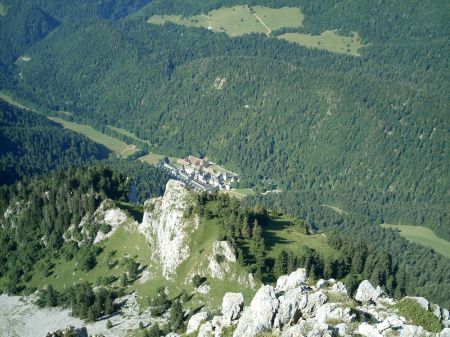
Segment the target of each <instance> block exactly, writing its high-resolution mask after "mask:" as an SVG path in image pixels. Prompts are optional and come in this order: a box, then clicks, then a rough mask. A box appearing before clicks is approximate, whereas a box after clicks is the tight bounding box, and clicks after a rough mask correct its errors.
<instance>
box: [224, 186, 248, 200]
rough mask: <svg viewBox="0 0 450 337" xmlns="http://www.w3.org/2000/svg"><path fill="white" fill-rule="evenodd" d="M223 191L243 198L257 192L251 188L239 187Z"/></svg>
mask: <svg viewBox="0 0 450 337" xmlns="http://www.w3.org/2000/svg"><path fill="white" fill-rule="evenodd" d="M221 192H222V193H226V194H228V195H229V196H231V197H235V198H238V199H243V198H245V197H248V196H250V195H255V194H256V192H255V191H253V190H252V189H251V188H237V189H234V190H229V191H221Z"/></svg>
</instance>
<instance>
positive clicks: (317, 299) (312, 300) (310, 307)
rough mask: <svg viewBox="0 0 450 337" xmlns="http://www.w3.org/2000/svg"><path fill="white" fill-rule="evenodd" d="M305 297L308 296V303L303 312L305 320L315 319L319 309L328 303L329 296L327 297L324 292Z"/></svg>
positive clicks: (320, 291)
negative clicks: (308, 318)
mask: <svg viewBox="0 0 450 337" xmlns="http://www.w3.org/2000/svg"><path fill="white" fill-rule="evenodd" d="M304 296H307V299H306V301H307V303H306V306H305V308H303V309H302V310H301V312H302V316H303V317H305V318H307V317H313V316H314V315H315V314H316V311H317V309H318V308H319V307H321V306H322V305H323V304H324V303H325V302H326V301H327V295H325V293H324V292H323V291H322V290H319V291H316V292H315V293H312V294H304Z"/></svg>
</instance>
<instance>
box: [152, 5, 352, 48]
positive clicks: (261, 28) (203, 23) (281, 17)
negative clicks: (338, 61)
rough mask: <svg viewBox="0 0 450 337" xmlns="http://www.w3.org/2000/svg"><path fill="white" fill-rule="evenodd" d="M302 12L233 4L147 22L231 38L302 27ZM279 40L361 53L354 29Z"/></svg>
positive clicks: (157, 17) (299, 35)
mask: <svg viewBox="0 0 450 337" xmlns="http://www.w3.org/2000/svg"><path fill="white" fill-rule="evenodd" d="M303 20H304V15H303V13H302V12H301V10H300V9H299V8H295V7H282V8H269V7H263V6H253V7H249V6H247V5H244V6H233V7H222V8H219V9H216V10H212V11H211V12H209V13H208V14H207V15H206V14H203V13H202V14H200V15H195V16H191V17H182V16H180V15H155V16H152V17H150V18H149V19H148V20H147V22H148V23H151V24H157V25H163V24H164V23H166V22H171V23H175V24H178V25H184V26H188V27H199V28H205V29H209V30H211V31H213V32H223V33H226V34H228V35H229V36H231V37H234V36H242V35H245V34H251V33H264V34H266V35H267V36H270V35H271V33H272V31H275V30H278V29H282V28H298V27H302V26H303ZM277 38H279V39H281V40H285V41H288V42H292V43H296V44H298V45H300V46H302V47H307V48H317V49H324V50H328V51H330V52H334V53H339V54H347V55H352V56H361V55H360V54H359V53H358V51H359V49H360V48H361V38H360V36H359V34H358V33H357V32H352V35H351V36H342V35H339V34H338V33H337V32H336V31H334V30H326V31H324V32H322V33H321V34H320V35H311V34H302V33H285V34H282V35H279V36H277Z"/></svg>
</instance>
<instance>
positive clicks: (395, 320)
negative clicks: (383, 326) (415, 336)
mask: <svg viewBox="0 0 450 337" xmlns="http://www.w3.org/2000/svg"><path fill="white" fill-rule="evenodd" d="M386 320H387V321H388V322H389V324H390V326H391V328H393V329H399V328H401V327H403V326H404V325H405V322H404V320H401V319H400V317H398V316H397V315H391V316H389V317H388V318H386Z"/></svg>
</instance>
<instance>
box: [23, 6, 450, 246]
mask: <svg viewBox="0 0 450 337" xmlns="http://www.w3.org/2000/svg"><path fill="white" fill-rule="evenodd" d="M234 3H236V2H228V1H227V2H202V3H201V5H196V4H190V3H184V2H183V4H180V3H178V2H170V3H167V2H162V1H156V2H153V3H151V4H149V5H147V6H146V7H144V8H143V9H142V10H141V11H139V12H138V13H137V14H136V15H134V16H133V17H130V18H127V19H126V20H124V21H122V22H102V21H97V22H93V23H91V24H89V25H87V26H83V27H81V28H80V27H77V29H75V28H73V27H72V26H68V25H67V26H66V27H61V28H59V29H58V31H56V32H54V34H52V35H51V36H49V37H48V38H46V39H45V40H43V41H41V42H40V43H38V44H36V45H35V46H34V47H33V48H32V49H31V50H30V51H29V53H30V55H31V57H32V61H30V62H19V64H18V67H17V69H16V70H15V71H16V73H18V72H20V73H21V76H22V79H21V80H20V81H18V83H19V85H18V88H16V89H20V90H22V94H23V95H25V96H27V97H28V98H30V99H32V100H36V101H39V102H40V103H41V104H46V105H48V106H49V107H50V108H52V109H55V110H58V109H68V110H70V111H75V112H77V116H76V117H75V118H79V119H81V120H83V121H88V122H90V123H92V124H98V125H101V124H108V125H115V126H119V127H123V128H126V129H129V130H130V131H133V132H134V133H136V134H137V135H138V136H139V137H140V138H143V139H147V140H149V141H150V142H151V143H154V144H158V145H159V148H158V149H159V151H163V152H164V153H167V154H177V155H179V156H182V155H185V154H186V153H189V152H193V153H199V154H207V155H209V156H210V157H211V158H213V159H214V160H216V161H218V162H223V163H227V164H228V165H229V166H230V167H231V168H232V169H235V170H237V171H240V172H241V173H242V175H243V177H244V181H246V182H247V183H248V184H249V185H253V184H256V185H261V184H262V180H263V179H264V181H265V182H266V184H267V186H266V188H272V187H273V186H277V187H279V188H281V189H283V190H287V191H295V193H297V194H300V195H301V197H300V199H303V200H305V199H308V198H309V197H310V196H311V197H314V196H315V198H316V200H311V203H312V204H314V203H315V204H318V205H320V204H322V203H327V204H339V205H342V206H343V208H344V209H347V210H349V211H356V212H358V213H366V214H367V213H369V214H370V217H371V221H373V222H383V221H385V222H391V223H396V222H405V223H411V224H424V225H426V226H429V227H431V228H432V229H433V230H435V231H436V232H437V233H438V234H439V235H441V236H442V237H445V238H447V239H448V238H450V233H449V227H448V203H447V202H446V201H447V200H449V198H450V195H449V191H450V188H449V187H450V186H449V181H448V177H445V174H444V172H445V168H446V167H448V164H449V156H448V153H446V149H448V138H449V137H448V135H449V130H448V122H449V115H448V103H447V101H446V100H445V99H444V97H446V92H448V89H449V86H448V83H449V81H448V58H445V57H443V55H444V53H445V50H446V48H447V47H446V44H445V42H444V35H445V29H443V28H445V26H446V22H448V20H447V21H446V18H447V16H448V15H447V14H446V12H445V11H444V10H441V9H443V8H445V3H444V2H432V3H431V2H427V3H423V2H421V3H420V4H417V6H416V7H415V8H417V12H416V11H412V10H411V9H410V8H411V4H410V3H408V4H406V3H404V2H396V3H394V4H389V5H386V6H378V5H375V4H372V3H370V4H369V3H367V2H366V1H358V2H348V3H346V2H342V3H340V4H339V5H336V7H335V6H334V5H333V4H331V3H325V4H322V3H321V4H320V5H319V4H316V2H314V4H313V3H310V2H308V1H305V2H298V3H297V2H292V1H286V2H282V3H278V2H277V4H276V6H281V5H291V6H292V5H296V6H300V7H302V8H304V11H305V15H306V19H305V23H304V27H303V28H302V29H304V30H305V31H311V32H315V31H320V30H322V29H329V28H338V29H339V28H341V29H342V30H343V31H344V32H346V31H348V30H350V29H351V30H355V31H358V32H359V33H360V35H361V37H362V40H363V44H364V45H365V47H364V48H363V49H362V50H361V53H362V56H361V57H349V56H342V55H337V54H333V53H329V52H325V51H320V50H312V49H306V48H302V47H298V46H295V45H292V44H289V43H287V42H281V41H277V40H275V39H266V38H265V37H263V36H261V35H248V36H244V37H242V38H232V39H231V38H228V37H226V36H225V35H224V34H216V33H212V32H210V31H207V30H203V29H195V28H185V27H181V26H176V25H170V24H166V25H164V26H155V25H149V24H147V23H145V22H144V19H147V18H148V16H149V15H152V14H155V13H162V12H165V13H169V14H170V13H179V14H184V15H187V14H192V13H198V12H199V11H200V10H208V9H211V8H217V7H218V6H222V5H231V4H234ZM261 4H264V5H266V6H267V5H271V4H272V3H271V2H270V1H264V2H261ZM272 5H274V6H275V4H272ZM380 8H381V9H380ZM359 14H360V15H359ZM373 17H376V18H377V20H376V22H375V21H374V20H373V19H370V20H369V18H373ZM349 18H350V19H349ZM347 19H349V20H347ZM425 20H427V21H426V24H425ZM418 22H423V23H424V25H425V27H426V29H425V31H424V30H423V29H417V25H418ZM367 23H368V26H367V27H366V25H367ZM389 27H390V28H389ZM425 32H428V33H425ZM442 34H443V35H442ZM217 79H225V82H224V86H223V88H222V89H216V88H215V87H214V83H215V81H216V80H217ZM281 197H282V198H292V196H290V193H287V194H286V195H285V196H281ZM299 206H300V204H299ZM319 224H320V223H319Z"/></svg>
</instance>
